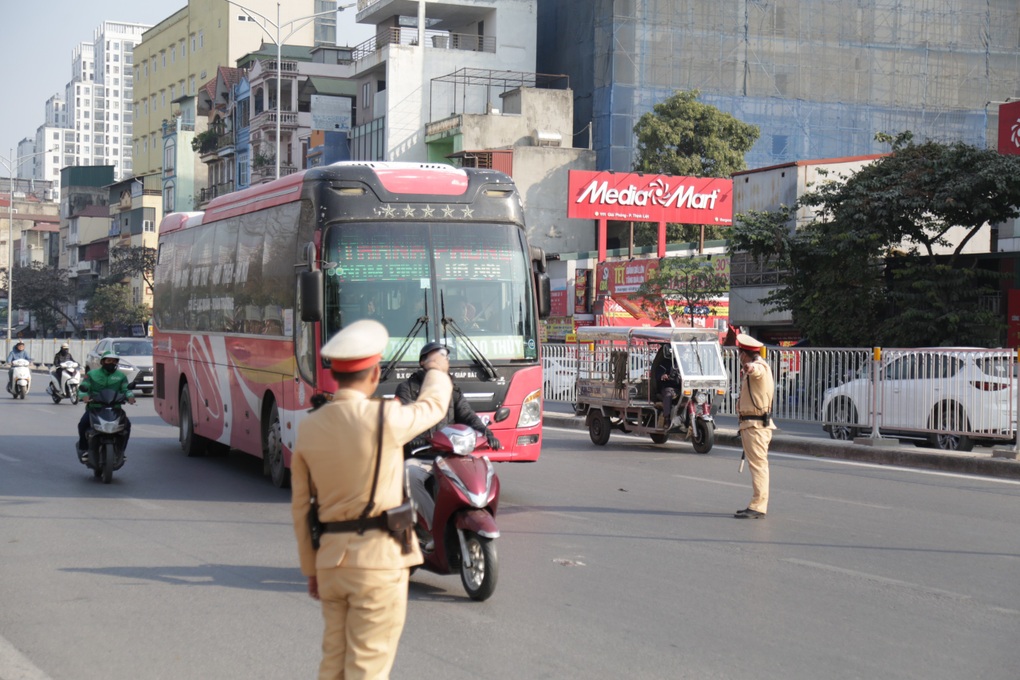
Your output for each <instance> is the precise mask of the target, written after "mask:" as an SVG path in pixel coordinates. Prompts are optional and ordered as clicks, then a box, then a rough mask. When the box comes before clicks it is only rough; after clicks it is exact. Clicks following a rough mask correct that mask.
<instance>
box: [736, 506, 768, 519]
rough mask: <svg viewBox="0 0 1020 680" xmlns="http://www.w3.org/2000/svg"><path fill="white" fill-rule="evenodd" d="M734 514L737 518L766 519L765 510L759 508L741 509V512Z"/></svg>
mask: <svg viewBox="0 0 1020 680" xmlns="http://www.w3.org/2000/svg"><path fill="white" fill-rule="evenodd" d="M733 516H734V517H736V518H737V519H765V513H764V512H758V511H757V510H752V509H751V508H746V509H744V510H740V511H739V512H736V513H734V514H733Z"/></svg>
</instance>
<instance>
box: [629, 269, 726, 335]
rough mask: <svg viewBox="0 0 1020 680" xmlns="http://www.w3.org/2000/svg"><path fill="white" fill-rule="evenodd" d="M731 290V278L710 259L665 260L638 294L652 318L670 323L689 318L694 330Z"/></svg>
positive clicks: (643, 284) (646, 312)
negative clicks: (697, 323) (715, 301)
mask: <svg viewBox="0 0 1020 680" xmlns="http://www.w3.org/2000/svg"><path fill="white" fill-rule="evenodd" d="M729 287H730V281H729V278H728V277H727V276H726V275H725V274H720V273H719V272H717V271H716V270H715V268H714V267H713V266H712V263H711V261H709V260H705V259H700V258H694V257H665V258H663V259H662V260H660V262H659V267H658V268H657V269H655V270H653V271H651V272H650V273H649V274H648V278H647V279H646V280H645V282H644V283H642V284H641V288H639V289H638V294H637V295H638V297H639V299H640V300H641V307H642V309H643V310H644V312H645V314H647V315H648V316H649V317H650V318H652V319H655V320H656V321H670V320H672V319H675V318H676V317H677V316H684V315H686V316H687V317H688V321H689V323H690V325H691V326H692V327H693V326H695V320H696V319H697V317H699V316H701V317H706V316H708V314H709V311H710V305H711V303H712V302H713V301H714V300H716V299H718V298H719V297H720V296H722V295H723V294H725V293H726V291H727V290H729ZM671 317H672V319H671Z"/></svg>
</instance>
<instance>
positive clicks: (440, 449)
mask: <svg viewBox="0 0 1020 680" xmlns="http://www.w3.org/2000/svg"><path fill="white" fill-rule="evenodd" d="M430 441H431V446H429V447H426V448H422V449H418V450H416V451H415V452H414V455H415V457H423V458H431V457H433V456H435V462H434V464H433V469H432V477H431V478H430V480H429V483H427V484H426V488H427V489H428V486H431V487H432V488H431V489H428V490H429V491H431V492H432V497H433V498H434V499H435V502H436V508H435V512H434V513H433V517H432V531H429V529H428V525H427V523H426V522H425V518H424V517H423V516H422V514H421V512H422V509H421V506H420V505H419V504H418V503H416V506H417V510H418V519H417V522H416V524H415V531H416V533H417V534H418V538H419V541H420V543H421V546H422V555H423V556H424V558H425V562H424V564H422V565H421V568H422V569H425V570H426V571H431V572H434V573H436V574H452V573H454V572H455V571H457V570H459V571H460V580H461V583H463V584H464V590H466V591H467V594H468V596H470V597H471V599H473V600H478V601H481V600H487V599H488V598H489V597H491V596H492V593H493V591H495V589H496V579H497V577H498V575H499V561H498V559H497V557H496V544H495V543H494V541H495V539H497V538H499V528H498V527H497V526H496V520H495V515H496V506H497V504H498V503H499V478H498V477H497V476H496V471H495V469H494V468H493V467H492V462H491V461H489V459H488V457H487V456H484V455H472V452H474V451H475V449H476V448H481V447H486V446H487V444H486V441H485V436H484V435H482V434H481V433H479V432H476V431H475V430H473V429H471V428H470V427H468V426H467V425H447V426H446V427H443V428H442V429H440V430H439V431H437V432H436V433H435V434H433V435H432V437H431V439H430ZM412 497H413V494H412Z"/></svg>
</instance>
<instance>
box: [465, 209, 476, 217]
mask: <svg viewBox="0 0 1020 680" xmlns="http://www.w3.org/2000/svg"><path fill="white" fill-rule="evenodd" d="M474 212H475V211H474V210H472V209H471V208H469V207H467V206H464V219H469V218H470V217H471V216H472V215H474Z"/></svg>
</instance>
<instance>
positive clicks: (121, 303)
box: [85, 284, 152, 334]
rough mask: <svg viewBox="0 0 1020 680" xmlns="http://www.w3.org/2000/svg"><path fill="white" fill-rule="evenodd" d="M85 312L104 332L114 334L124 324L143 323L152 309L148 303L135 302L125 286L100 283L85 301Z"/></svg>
mask: <svg viewBox="0 0 1020 680" xmlns="http://www.w3.org/2000/svg"><path fill="white" fill-rule="evenodd" d="M85 313H86V314H87V315H88V316H89V318H91V319H92V322H93V323H94V324H95V323H98V324H101V325H102V326H103V329H104V332H106V333H107V334H111V333H114V334H116V333H119V332H120V331H119V329H120V328H122V327H124V326H130V325H132V324H138V323H145V322H146V321H147V320H148V319H149V316H150V315H151V313H152V310H150V309H149V306H148V305H139V304H135V303H134V302H133V301H132V300H131V291H130V290H129V289H128V287H127V286H123V285H120V284H102V285H99V286H97V287H96V290H95V292H93V293H92V297H90V298H89V300H88V302H86V303H85Z"/></svg>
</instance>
